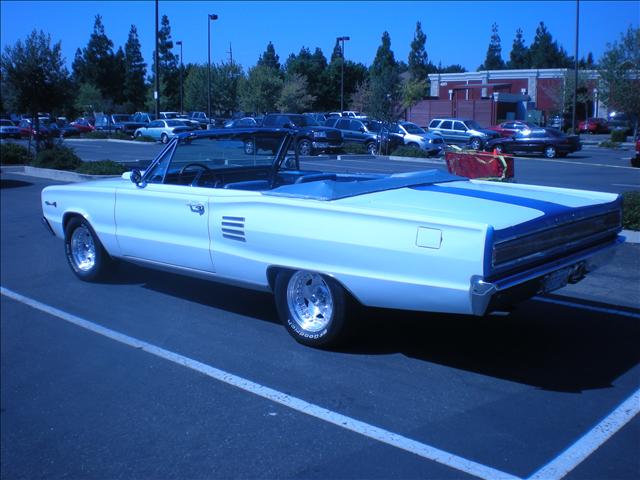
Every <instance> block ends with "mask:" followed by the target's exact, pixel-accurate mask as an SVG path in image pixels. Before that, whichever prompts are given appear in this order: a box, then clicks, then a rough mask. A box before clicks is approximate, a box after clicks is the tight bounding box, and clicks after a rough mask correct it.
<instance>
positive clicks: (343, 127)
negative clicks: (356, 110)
mask: <svg viewBox="0 0 640 480" xmlns="http://www.w3.org/2000/svg"><path fill="white" fill-rule="evenodd" d="M349 122H350V120H349V119H348V118H346V117H345V118H341V119H340V120H338V121H337V122H336V125H335V128H337V129H338V130H340V131H341V132H342V139H343V141H345V142H349V143H352V142H356V141H357V139H356V138H355V135H354V132H353V131H352V130H350V129H349Z"/></svg>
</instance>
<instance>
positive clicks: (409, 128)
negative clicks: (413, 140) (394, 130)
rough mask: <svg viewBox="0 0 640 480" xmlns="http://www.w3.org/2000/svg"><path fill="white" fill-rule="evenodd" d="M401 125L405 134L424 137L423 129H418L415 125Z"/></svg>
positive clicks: (408, 123) (407, 123) (406, 123)
mask: <svg viewBox="0 0 640 480" xmlns="http://www.w3.org/2000/svg"><path fill="white" fill-rule="evenodd" d="M401 125H402V126H403V127H404V129H405V130H406V131H407V133H412V134H414V135H424V134H425V133H427V132H425V131H424V129H422V128H420V127H419V126H418V125H416V124H415V123H411V122H405V123H402V124H401Z"/></svg>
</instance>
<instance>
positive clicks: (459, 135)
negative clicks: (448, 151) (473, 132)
mask: <svg viewBox="0 0 640 480" xmlns="http://www.w3.org/2000/svg"><path fill="white" fill-rule="evenodd" d="M452 137H453V138H454V141H455V142H457V143H467V141H468V140H469V134H467V126H466V125H465V124H464V123H462V122H458V121H455V122H453V130H452Z"/></svg>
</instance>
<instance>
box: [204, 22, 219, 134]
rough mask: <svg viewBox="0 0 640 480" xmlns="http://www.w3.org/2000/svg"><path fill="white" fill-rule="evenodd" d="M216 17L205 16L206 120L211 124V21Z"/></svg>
mask: <svg viewBox="0 0 640 480" xmlns="http://www.w3.org/2000/svg"><path fill="white" fill-rule="evenodd" d="M217 19H218V15H216V14H215V13H210V14H209V15H208V16H207V31H208V35H207V120H208V121H209V122H211V21H213V20H217Z"/></svg>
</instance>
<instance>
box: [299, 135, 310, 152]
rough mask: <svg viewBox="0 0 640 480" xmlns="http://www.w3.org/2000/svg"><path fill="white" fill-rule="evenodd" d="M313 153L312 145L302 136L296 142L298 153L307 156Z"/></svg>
mask: <svg viewBox="0 0 640 480" xmlns="http://www.w3.org/2000/svg"><path fill="white" fill-rule="evenodd" d="M312 153H313V147H312V146H311V141H310V140H308V139H306V138H303V139H302V140H300V141H299V142H298V155H301V156H308V155H311V154H312Z"/></svg>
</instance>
